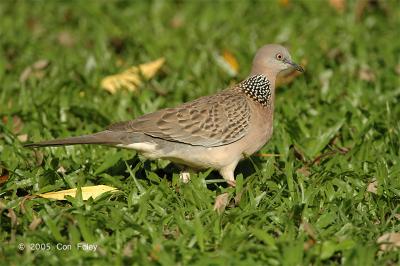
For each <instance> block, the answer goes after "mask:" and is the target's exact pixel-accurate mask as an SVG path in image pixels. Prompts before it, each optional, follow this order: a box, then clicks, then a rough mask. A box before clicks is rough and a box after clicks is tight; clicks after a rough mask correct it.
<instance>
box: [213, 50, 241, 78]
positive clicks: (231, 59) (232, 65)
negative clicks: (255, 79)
mask: <svg viewBox="0 0 400 266" xmlns="http://www.w3.org/2000/svg"><path fill="white" fill-rule="evenodd" d="M215 60H216V62H217V65H218V66H219V67H221V68H222V69H223V70H224V71H225V72H226V73H228V74H229V75H230V76H232V77H234V76H236V75H237V73H238V72H239V63H238V61H237V60H236V58H235V56H234V55H233V54H232V53H231V52H229V51H228V50H225V51H223V52H222V54H217V55H215Z"/></svg>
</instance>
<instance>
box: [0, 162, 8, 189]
mask: <svg viewBox="0 0 400 266" xmlns="http://www.w3.org/2000/svg"><path fill="white" fill-rule="evenodd" d="M9 177H10V176H9V172H8V170H7V169H5V168H3V167H2V166H1V165H0V186H2V185H3V184H5V183H6V182H7V181H8V178H9Z"/></svg>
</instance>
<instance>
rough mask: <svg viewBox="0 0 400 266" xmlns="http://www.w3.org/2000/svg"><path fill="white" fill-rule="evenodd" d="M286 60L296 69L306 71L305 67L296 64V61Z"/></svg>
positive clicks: (285, 60)
mask: <svg viewBox="0 0 400 266" xmlns="http://www.w3.org/2000/svg"><path fill="white" fill-rule="evenodd" d="M284 62H285V63H286V64H289V65H291V66H292V67H293V68H294V69H296V70H297V71H300V72H304V69H303V68H302V67H301V66H300V65H298V64H296V63H295V62H292V61H290V60H288V59H284Z"/></svg>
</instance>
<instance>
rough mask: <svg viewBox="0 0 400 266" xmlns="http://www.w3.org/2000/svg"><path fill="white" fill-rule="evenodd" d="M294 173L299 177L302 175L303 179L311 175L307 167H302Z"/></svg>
mask: <svg viewBox="0 0 400 266" xmlns="http://www.w3.org/2000/svg"><path fill="white" fill-rule="evenodd" d="M296 173H297V174H301V175H303V176H305V177H308V176H310V174H311V172H310V169H309V168H308V167H307V166H303V167H301V168H299V169H297V170H296Z"/></svg>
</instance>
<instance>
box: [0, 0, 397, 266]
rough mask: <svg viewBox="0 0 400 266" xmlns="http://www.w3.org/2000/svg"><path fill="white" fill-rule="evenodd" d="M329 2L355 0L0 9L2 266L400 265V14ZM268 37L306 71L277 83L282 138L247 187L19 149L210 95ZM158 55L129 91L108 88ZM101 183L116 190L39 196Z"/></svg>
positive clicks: (245, 179) (8, 5) (82, 151)
mask: <svg viewBox="0 0 400 266" xmlns="http://www.w3.org/2000/svg"><path fill="white" fill-rule="evenodd" d="M331 2H334V3H336V4H337V3H339V4H340V3H345V6H344V8H343V9H341V8H340V6H336V8H335V7H334V6H331V5H330V4H329V1H323V0H320V1H319V0H303V1H294V0H291V1H290V0H276V1H275V0H269V1H223V2H216V1H198V2H195V1H189V2H182V1H179V2H176V3H175V2H172V1H141V2H139V1H135V2H129V1H11V0H5V1H1V3H0V81H1V83H0V84H1V85H0V176H1V178H0V242H1V245H0V264H2V265H29V264H37V265H46V264H51V265H60V263H65V264H66V265H71V264H75V265H86V264H98V265H103V264H107V265H109V264H115V265H121V264H133V265H251V264H252V265H322V264H324V265H325V264H328V265H336V264H344V265H395V264H397V263H400V252H399V250H397V249H396V247H395V246H396V245H397V246H400V209H399V207H400V200H399V199H400V163H399V162H400V137H399V134H400V119H399V118H400V105H399V104H398V102H399V100H400V41H399V38H398V36H400V32H399V31H400V30H399V29H400V5H399V2H398V1H395V0H393V1H378V3H379V4H378V5H373V4H372V5H369V4H367V5H366V8H365V9H363V10H362V8H361V7H360V6H361V5H363V4H364V3H367V2H368V1H363V0H360V1H331ZM267 43H280V44H283V45H285V46H287V47H288V48H289V49H290V51H291V54H292V57H293V59H294V60H295V61H298V62H301V63H302V64H303V66H305V69H306V72H305V73H304V75H300V76H297V77H295V78H294V79H292V80H290V82H286V83H283V84H281V86H280V87H279V88H278V90H277V96H276V108H275V121H274V135H273V137H272V139H271V140H270V141H269V143H267V144H266V145H265V146H264V147H263V148H262V150H261V151H260V152H259V154H258V155H254V156H252V157H250V158H249V159H247V160H245V161H243V162H242V163H241V164H240V165H239V167H238V168H237V169H236V172H235V175H236V179H237V183H238V185H237V187H236V188H229V187H227V186H226V185H225V184H224V183H223V182H220V180H219V179H221V177H220V176H219V175H218V174H217V173H215V172H213V171H212V169H210V170H209V171H204V172H200V173H199V174H198V175H196V176H193V177H192V180H191V182H190V183H188V184H183V183H182V182H181V181H180V180H179V169H178V168H177V167H176V166H174V165H173V164H169V163H168V162H167V161H149V160H145V159H144V158H142V157H141V156H138V155H137V154H136V153H135V152H133V151H129V150H121V149H116V148H110V147H103V146H96V145H93V146H90V145H87V146H84V145H78V146H69V147H60V148H44V149H28V148H24V147H23V144H24V143H28V142H32V141H39V140H44V139H51V138H56V137H68V136H75V135H80V134H87V133H93V132H95V131H99V130H101V129H103V128H104V127H105V126H107V125H108V124H110V123H113V122H117V121H124V120H129V119H132V118H135V117H138V116H140V115H142V114H145V113H149V112H153V111H155V110H158V109H160V108H164V107H171V106H176V105H178V104H181V103H183V102H185V101H189V100H192V99H195V98H197V97H200V96H203V95H208V94H212V93H215V92H217V91H218V90H221V89H224V88H226V87H227V86H228V85H230V84H234V83H235V82H238V81H240V80H242V79H244V78H245V77H246V75H247V74H248V72H249V70H250V66H251V61H252V58H253V56H254V54H255V52H256V50H257V48H259V47H261V46H262V45H264V44H267ZM223 54H225V55H226V54H228V55H229V56H230V58H234V59H235V60H236V61H237V62H238V73H237V74H236V75H235V74H232V73H231V72H229V71H226V68H224V67H223V65H221V55H223ZM161 57H163V58H165V64H164V65H163V66H162V68H161V70H160V71H159V72H158V73H157V74H156V75H155V76H154V77H153V78H151V79H149V80H148V81H146V82H144V83H143V84H142V85H141V86H140V87H139V88H138V89H137V90H136V91H127V90H119V91H117V92H116V93H114V94H111V93H109V92H108V91H106V90H104V89H103V88H102V87H101V86H100V84H101V81H102V79H103V78H105V77H106V76H108V75H112V74H116V73H120V72H122V71H124V70H126V69H128V68H129V67H131V66H134V65H139V64H142V63H146V62H150V61H153V60H156V59H158V58H161ZM222 58H223V57H222ZM267 153H269V154H277V155H279V156H274V157H266V156H262V155H265V154H267ZM92 185H108V186H112V187H115V188H117V189H118V192H116V193H105V194H103V195H101V196H100V197H98V198H96V199H89V200H87V201H84V200H82V198H81V197H80V196H79V195H78V196H77V197H76V198H72V197H69V198H68V199H67V200H65V201H56V200H50V199H45V198H41V197H37V196H35V195H37V194H40V193H45V192H52V191H59V190H64V189H70V188H77V187H78V188H80V187H84V186H92ZM224 192H227V193H229V197H230V199H231V200H230V204H229V206H228V207H227V208H226V209H225V211H224V212H223V213H221V214H218V213H216V212H215V211H214V210H213V203H214V200H215V198H216V196H217V195H220V194H221V193H224ZM382 236H383V237H382ZM386 236H388V237H386ZM378 239H379V241H378ZM385 239H386V240H385ZM382 241H385V242H388V243H387V244H386V245H383V244H382V243H380V242H382ZM83 244H92V245H97V246H96V250H84V249H83V247H82V245H83ZM69 245H70V246H69ZM78 245H80V246H79V247H78ZM62 249H64V250H62Z"/></svg>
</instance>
